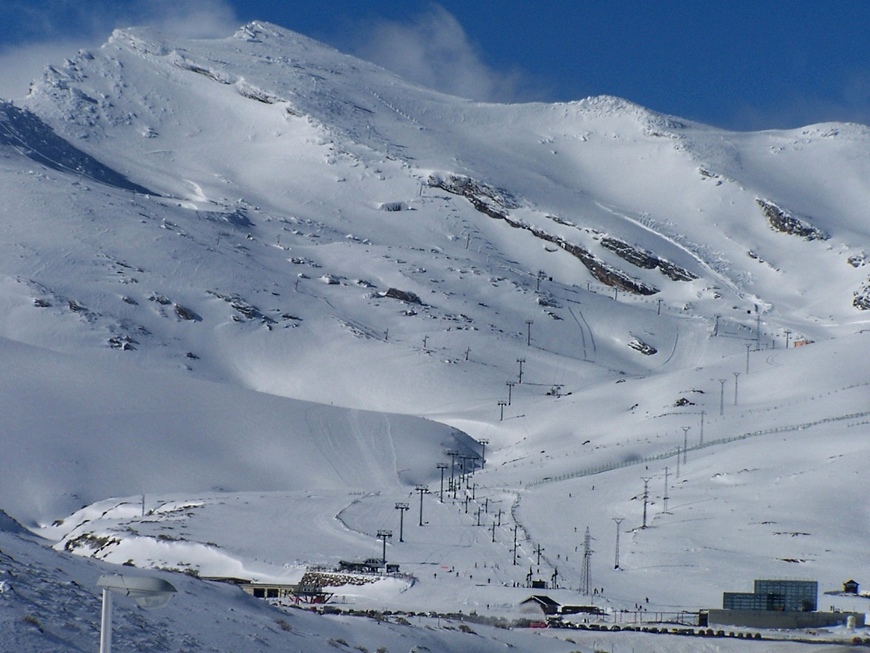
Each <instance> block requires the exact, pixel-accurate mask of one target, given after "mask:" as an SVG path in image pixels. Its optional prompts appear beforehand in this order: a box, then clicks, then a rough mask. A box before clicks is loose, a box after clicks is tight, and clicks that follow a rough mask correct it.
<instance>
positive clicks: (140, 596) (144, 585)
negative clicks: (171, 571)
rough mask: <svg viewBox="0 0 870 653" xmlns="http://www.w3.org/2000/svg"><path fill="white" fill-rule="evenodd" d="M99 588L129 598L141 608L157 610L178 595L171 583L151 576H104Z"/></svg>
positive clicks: (100, 579) (101, 577) (98, 582)
mask: <svg viewBox="0 0 870 653" xmlns="http://www.w3.org/2000/svg"><path fill="white" fill-rule="evenodd" d="M97 587H101V588H103V589H106V590H109V591H111V592H115V593H117V594H121V595H123V596H129V597H130V598H131V599H133V600H134V601H136V604H137V605H138V606H139V607H140V608H144V609H146V610H155V609H157V608H162V607H163V606H164V605H166V604H167V603H169V599H171V598H172V595H173V594H175V593H176V591H177V590H176V589H175V588H174V587H173V586H172V584H171V583H169V582H167V581H165V580H163V579H162V578H154V577H151V576H122V575H120V574H104V575H103V576H100V578H99V580H98V581H97Z"/></svg>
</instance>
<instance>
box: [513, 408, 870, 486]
mask: <svg viewBox="0 0 870 653" xmlns="http://www.w3.org/2000/svg"><path fill="white" fill-rule="evenodd" d="M868 416H870V411H866V412H861V413H851V414H849V415H842V416H840V417H827V418H825V419H821V420H816V421H814V422H805V423H803V424H795V425H791V426H777V427H774V428H769V429H760V430H758V431H749V432H747V433H741V434H740V435H734V436H731V437H725V438H717V439H715V440H708V441H705V442H704V443H703V444H696V445H692V446H690V447H688V449H686V451H697V450H700V449H706V448H707V447H712V446H716V445H721V444H728V443H731V442H736V441H738V440H747V439H749V438H755V437H758V436H761V435H770V434H773V433H788V432H791V431H804V430H806V429H809V428H813V427H816V426H820V425H822V424H830V423H833V422H840V421H845V420H854V419H859V418H862V417H868ZM682 451H683V449H682V447H678V448H676V449H669V450H668V451H665V452H662V453H658V454H653V455H649V456H644V457H643V458H638V459H635V460H630V461H626V460H624V461H620V462H615V463H603V464H601V465H596V466H595V467H587V468H586V469H581V470H577V471H576V472H568V473H565V474H559V475H558V476H552V477H545V478H542V479H538V480H536V481H531V482H529V483H527V484H526V487H527V488H530V487H538V486H540V485H546V484H548V483H556V482H559V481H567V480H569V479H572V478H580V477H583V476H594V475H596V474H602V473H604V472H610V471H613V470H615V469H621V468H623V467H632V466H634V465H640V464H642V463H648V462H654V461H657V460H666V459H668V458H673V457H674V456H680V455H682Z"/></svg>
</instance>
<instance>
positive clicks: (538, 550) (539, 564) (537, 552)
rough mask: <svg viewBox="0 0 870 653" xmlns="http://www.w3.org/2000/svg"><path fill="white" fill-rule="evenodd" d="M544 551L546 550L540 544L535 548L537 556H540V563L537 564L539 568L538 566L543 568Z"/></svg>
mask: <svg viewBox="0 0 870 653" xmlns="http://www.w3.org/2000/svg"><path fill="white" fill-rule="evenodd" d="M544 550H545V549H544V548H543V547H542V546H541V545H540V544H538V545H536V546H535V554H536V555H537V556H538V562H537V566H538V567H540V566H541V553H542V552H543V551H544Z"/></svg>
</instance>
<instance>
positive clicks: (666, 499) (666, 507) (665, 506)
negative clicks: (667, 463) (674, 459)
mask: <svg viewBox="0 0 870 653" xmlns="http://www.w3.org/2000/svg"><path fill="white" fill-rule="evenodd" d="M669 471H670V470H669V469H668V468H667V467H665V495H664V496H663V497H662V500H663V502H664V504H665V505H664V510H662V513H664V514H666V515H667V514H668V499H669V498H670V497H668V486H669V485H670V483H668V472H669Z"/></svg>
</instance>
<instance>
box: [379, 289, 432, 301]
mask: <svg viewBox="0 0 870 653" xmlns="http://www.w3.org/2000/svg"><path fill="white" fill-rule="evenodd" d="M384 297H389V298H390V299H398V300H399V301H403V302H405V303H407V304H420V305H422V304H423V302H422V301H421V300H420V298H419V297H418V296H417V295H416V294H415V293H412V292H411V291H410V290H399V289H398V288H390V289H389V290H387V292H385V293H384Z"/></svg>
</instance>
